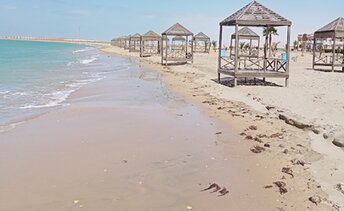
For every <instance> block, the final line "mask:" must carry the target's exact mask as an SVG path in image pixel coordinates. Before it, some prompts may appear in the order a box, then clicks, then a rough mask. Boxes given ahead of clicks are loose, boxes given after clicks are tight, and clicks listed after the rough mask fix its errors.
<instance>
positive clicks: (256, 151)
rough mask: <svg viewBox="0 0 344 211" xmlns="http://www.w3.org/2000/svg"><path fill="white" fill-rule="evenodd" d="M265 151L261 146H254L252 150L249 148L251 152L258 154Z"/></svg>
mask: <svg viewBox="0 0 344 211" xmlns="http://www.w3.org/2000/svg"><path fill="white" fill-rule="evenodd" d="M264 151H265V148H264V147H261V146H254V147H253V148H251V152H253V153H256V154H259V153H262V152H264Z"/></svg>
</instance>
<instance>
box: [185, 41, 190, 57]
mask: <svg viewBox="0 0 344 211" xmlns="http://www.w3.org/2000/svg"><path fill="white" fill-rule="evenodd" d="M188 45H189V36H186V37H185V52H186V55H185V58H186V62H187V60H188Z"/></svg>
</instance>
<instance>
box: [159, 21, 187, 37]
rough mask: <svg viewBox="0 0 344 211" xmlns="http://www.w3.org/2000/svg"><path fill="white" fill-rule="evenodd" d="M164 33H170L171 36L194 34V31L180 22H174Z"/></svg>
mask: <svg viewBox="0 0 344 211" xmlns="http://www.w3.org/2000/svg"><path fill="white" fill-rule="evenodd" d="M162 35H170V36H193V33H192V32H191V31H189V30H188V29H186V28H185V27H184V26H182V25H180V24H179V23H176V24H174V25H173V26H171V27H170V28H169V29H167V30H166V31H165V32H163V33H162Z"/></svg>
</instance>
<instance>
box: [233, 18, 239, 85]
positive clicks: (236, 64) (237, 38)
mask: <svg viewBox="0 0 344 211" xmlns="http://www.w3.org/2000/svg"><path fill="white" fill-rule="evenodd" d="M238 31H239V25H238V24H236V25H235V69H234V86H237V83H238V81H237V80H238V79H237V77H236V74H237V72H238V70H239V60H238V59H239V32H238Z"/></svg>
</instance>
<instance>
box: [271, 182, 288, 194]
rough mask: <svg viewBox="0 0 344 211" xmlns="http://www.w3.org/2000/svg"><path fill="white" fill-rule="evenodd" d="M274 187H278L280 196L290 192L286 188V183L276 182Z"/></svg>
mask: <svg viewBox="0 0 344 211" xmlns="http://www.w3.org/2000/svg"><path fill="white" fill-rule="evenodd" d="M274 185H276V186H277V187H278V188H279V192H280V194H282V195H283V194H286V193H288V190H287V188H286V186H287V184H286V183H285V182H282V181H277V182H274Z"/></svg>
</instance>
